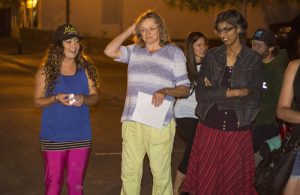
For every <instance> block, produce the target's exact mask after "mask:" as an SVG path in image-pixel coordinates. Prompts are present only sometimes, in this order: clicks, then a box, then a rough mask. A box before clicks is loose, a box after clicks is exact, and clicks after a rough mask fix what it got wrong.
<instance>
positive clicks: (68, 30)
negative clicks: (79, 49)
mask: <svg viewBox="0 0 300 195" xmlns="http://www.w3.org/2000/svg"><path fill="white" fill-rule="evenodd" d="M64 34H77V30H76V28H74V27H72V26H66V27H65V31H64Z"/></svg>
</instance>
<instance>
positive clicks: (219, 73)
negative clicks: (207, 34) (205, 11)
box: [184, 9, 262, 195]
mask: <svg viewBox="0 0 300 195" xmlns="http://www.w3.org/2000/svg"><path fill="white" fill-rule="evenodd" d="M246 29H247V22H246V21H245V19H244V17H243V16H242V15H241V14H240V13H239V12H238V11H236V10H233V9H229V10H225V11H223V12H221V13H219V14H218V15H217V18H216V21H215V31H216V34H217V36H218V37H219V38H220V39H221V41H222V42H223V43H224V45H222V46H220V47H216V48H213V49H211V50H210V51H209V52H208V53H207V55H206V56H205V58H204V60H203V65H202V68H201V70H200V73H199V75H198V79H197V87H196V98H197V102H198V104H197V108H196V114H197V115H198V116H199V117H200V122H199V124H198V127H197V132H196V136H195V140H194V143H193V148H192V154H191V157H190V162H189V166H188V170H187V175H186V180H185V183H184V191H186V192H189V193H190V194H197V195H200V194H203V195H204V194H214V195H219V194H220V195H221V194H222V195H223V194H243V195H248V194H249V195H253V194H256V191H255V188H254V186H253V185H252V184H253V179H254V159H253V149H252V132H251V128H252V126H251V123H252V122H253V120H254V119H255V117H256V115H257V114H258V112H259V106H260V98H261V89H262V87H261V86H262V73H261V66H262V59H261V58H260V56H259V55H258V54H257V53H256V52H254V51H253V50H251V49H250V48H248V47H247V46H246V45H245V44H244V40H243V36H244V35H245V32H246Z"/></svg>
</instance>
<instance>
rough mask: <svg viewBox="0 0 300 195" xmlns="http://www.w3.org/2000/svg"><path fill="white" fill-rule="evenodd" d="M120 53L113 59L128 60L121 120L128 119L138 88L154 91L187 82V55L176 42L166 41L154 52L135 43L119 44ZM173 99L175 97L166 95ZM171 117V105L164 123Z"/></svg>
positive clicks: (142, 90) (150, 92) (149, 91)
mask: <svg viewBox="0 0 300 195" xmlns="http://www.w3.org/2000/svg"><path fill="white" fill-rule="evenodd" d="M121 51H122V55H121V57H120V58H118V59H115V60H116V61H119V62H123V63H126V64H128V80H127V94H126V100H125V107H124V110H123V114H122V118H121V121H122V122H123V121H126V120H131V117H132V114H133V111H134V109H135V106H136V101H137V96H138V92H139V91H140V92H143V93H147V94H153V93H154V92H156V91H157V90H159V89H161V88H165V87H175V86H178V85H185V86H189V84H190V82H189V79H188V76H187V71H186V59H185V56H184V54H183V52H182V51H181V49H179V48H178V47H177V46H176V45H174V44H168V45H165V46H163V47H162V48H161V49H159V50H158V51H156V52H154V53H149V51H148V50H147V49H146V48H142V47H140V46H137V45H129V46H126V47H125V46H121ZM165 99H166V100H169V101H171V102H173V103H174V100H175V99H174V97H171V96H167V97H166V98H165ZM172 118H174V111H173V105H172V106H170V108H169V110H168V112H167V116H166V118H165V120H164V125H167V124H168V123H169V122H170V120H171V119H172Z"/></svg>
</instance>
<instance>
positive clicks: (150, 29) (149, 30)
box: [141, 27, 158, 34]
mask: <svg viewBox="0 0 300 195" xmlns="http://www.w3.org/2000/svg"><path fill="white" fill-rule="evenodd" d="M157 28H158V27H151V28H148V29H146V28H143V29H141V33H143V34H145V33H147V32H149V33H153V32H154V31H155V30H157Z"/></svg>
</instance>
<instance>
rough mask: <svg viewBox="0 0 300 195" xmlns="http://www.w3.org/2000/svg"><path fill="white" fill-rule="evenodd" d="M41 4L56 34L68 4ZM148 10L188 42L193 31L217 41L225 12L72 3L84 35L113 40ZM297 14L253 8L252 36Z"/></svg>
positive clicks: (137, 1) (141, 2)
mask: <svg viewBox="0 0 300 195" xmlns="http://www.w3.org/2000/svg"><path fill="white" fill-rule="evenodd" d="M39 2H40V3H41V4H40V18H39V19H40V20H41V22H40V28H42V29H46V30H54V29H55V28H56V27H57V26H58V25H60V24H63V23H65V18H66V16H65V10H66V3H65V0H39ZM147 9H154V10H156V11H157V12H158V13H159V14H160V15H161V16H162V17H163V18H164V19H165V21H166V23H167V27H168V31H169V33H170V36H171V38H173V39H184V38H185V36H186V34H187V33H188V32H191V31H202V32H203V33H204V34H206V35H207V37H209V38H215V35H214V32H213V23H214V17H215V15H216V14H217V13H218V12H219V11H220V10H222V9H224V8H218V7H217V8H214V9H211V10H210V11H209V12H205V11H200V12H191V11H189V10H188V9H187V8H185V9H183V10H180V9H179V8H173V7H169V6H168V5H167V4H166V3H165V2H164V0H151V1H150V0H88V1H86V0H70V22H71V23H72V24H74V25H75V26H76V27H77V28H78V29H79V31H80V32H81V33H82V34H85V35H91V36H101V37H108V38H112V37H114V36H116V35H118V34H119V33H120V32H121V31H123V30H124V29H126V28H127V27H128V26H130V25H131V24H132V23H133V22H134V21H135V19H136V17H137V16H138V15H139V14H141V13H142V12H144V11H146V10H147ZM297 13H300V7H299V5H292V6H291V5H288V4H284V6H283V5H280V6H276V5H273V4H272V5H269V4H263V5H260V6H256V7H252V6H251V5H249V6H248V7H247V20H248V23H249V27H248V36H251V34H253V32H254V31H255V29H257V28H259V27H268V25H269V24H270V23H273V22H277V21H286V20H290V19H291V18H293V17H294V16H295V15H296V14H297ZM118 16H120V18H118ZM279 16H280V17H279ZM109 17H112V18H114V21H113V22H111V23H109V22H107V18H109Z"/></svg>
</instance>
